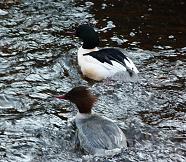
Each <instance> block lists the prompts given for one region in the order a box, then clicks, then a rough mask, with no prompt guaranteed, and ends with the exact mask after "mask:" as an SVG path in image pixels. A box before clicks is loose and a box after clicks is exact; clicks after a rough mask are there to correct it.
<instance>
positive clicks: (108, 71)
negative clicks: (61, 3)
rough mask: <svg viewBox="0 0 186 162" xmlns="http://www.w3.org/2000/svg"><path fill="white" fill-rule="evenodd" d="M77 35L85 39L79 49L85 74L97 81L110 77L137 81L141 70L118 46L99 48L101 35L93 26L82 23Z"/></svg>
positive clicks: (81, 67)
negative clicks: (99, 35)
mask: <svg viewBox="0 0 186 162" xmlns="http://www.w3.org/2000/svg"><path fill="white" fill-rule="evenodd" d="M76 36H77V37H79V38H80V39H82V41H83V45H82V46H81V47H80V48H79V49H78V65H79V66H80V69H81V71H82V73H83V75H84V76H86V77H88V78H90V79H93V80H96V81H101V80H104V79H108V78H109V79H111V80H121V81H132V82H134V81H137V78H138V77H137V76H138V75H137V74H138V73H139V71H138V70H137V68H136V66H135V65H134V63H133V62H132V60H131V59H129V58H128V57H127V56H126V55H125V54H124V53H122V52H121V51H120V50H119V49H116V48H103V49H98V48H97V46H98V45H99V37H98V34H97V33H96V32H95V30H94V28H93V27H91V26H89V25H87V24H83V25H80V26H79V27H78V28H77V29H76Z"/></svg>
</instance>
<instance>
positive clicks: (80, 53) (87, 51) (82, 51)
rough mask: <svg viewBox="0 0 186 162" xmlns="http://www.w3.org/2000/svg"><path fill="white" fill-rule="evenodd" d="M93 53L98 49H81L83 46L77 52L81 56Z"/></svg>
mask: <svg viewBox="0 0 186 162" xmlns="http://www.w3.org/2000/svg"><path fill="white" fill-rule="evenodd" d="M93 51H98V48H97V47H94V48H92V49H86V48H83V46H81V47H80V48H79V50H78V54H79V55H83V54H86V53H90V52H93Z"/></svg>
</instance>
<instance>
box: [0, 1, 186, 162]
mask: <svg viewBox="0 0 186 162" xmlns="http://www.w3.org/2000/svg"><path fill="white" fill-rule="evenodd" d="M9 2H12V3H9V4H6V5H5V4H4V3H2V2H0V8H1V9H2V10H4V11H7V12H8V14H6V15H1V14H0V92H1V93H0V161H1V162H6V161H12V162H15V161H16V162H41V161H43V162H44V161H47V162H48V161H51V162H57V161H74V162H75V161H82V160H83V161H88V160H89V161H105V162H106V161H109V162H110V161H117V162H120V161H122V162H123V161H127V162H128V161H130V162H135V161H148V162H150V161H153V162H155V161H157V162H164V161H169V162H171V161H172V162H173V161H179V162H184V161H186V120H185V119H186V114H185V112H186V89H185V85H186V81H185V76H186V64H185V63H186V42H185V39H186V37H185V33H186V29H185V25H186V22H185V20H186V19H184V18H185V14H184V6H185V3H184V1H181V0H180V1H175V0H171V3H170V2H168V1H166V0H165V1H163V0H161V1H158V2H156V3H152V2H150V1H148V3H146V1H140V2H138V3H137V2H135V1H124V2H123V1H117V2H116V1H112V0H105V1H100V2H94V3H93V2H84V1H73V0H67V1H63V0H38V1H34V0H22V1H20V2H18V0H16V1H9ZM13 2H14V3H13ZM84 22H91V23H93V24H95V27H96V28H97V30H98V31H99V33H100V36H101V40H102V43H101V46H102V47H103V46H118V47H120V48H122V49H123V50H124V48H126V49H125V50H127V51H128V54H129V57H131V58H132V59H133V60H134V62H135V63H136V65H137V67H138V69H139V71H140V82H139V83H137V84H134V85H133V84H131V83H120V82H117V83H115V84H113V85H106V84H105V83H103V82H91V81H87V80H84V79H83V78H82V76H81V74H80V73H79V70H78V68H77V67H78V66H77V61H76V51H77V48H78V47H79V46H80V42H79V40H78V39H77V38H75V37H73V36H69V35H67V34H66V31H69V30H70V31H71V30H73V29H74V28H75V27H76V26H77V25H78V24H81V23H84ZM82 84H83V85H86V86H89V87H90V89H92V91H93V92H94V93H95V94H97V95H100V97H99V100H98V103H97V105H96V107H95V109H94V111H96V112H97V113H99V114H100V115H105V116H107V117H109V118H111V119H113V120H115V122H116V123H117V124H118V125H119V126H120V127H121V128H122V130H123V131H124V132H125V133H126V136H127V139H128V144H129V147H128V150H124V151H123V152H122V153H121V154H119V155H116V156H114V157H84V155H85V154H84V153H83V152H81V151H80V150H76V149H75V148H74V141H73V137H74V129H73V128H71V127H69V126H68V124H67V119H69V118H71V117H73V116H74V115H75V113H76V111H75V108H74V106H73V105H72V104H70V103H68V102H63V101H59V100H57V99H54V98H53V97H52V95H57V94H62V93H64V92H66V91H68V90H69V89H71V88H72V87H74V86H78V85H82Z"/></svg>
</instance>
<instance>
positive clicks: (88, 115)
mask: <svg viewBox="0 0 186 162" xmlns="http://www.w3.org/2000/svg"><path fill="white" fill-rule="evenodd" d="M57 98H59V99H65V100H69V101H71V102H73V103H75V104H76V106H77V108H78V110H79V111H78V113H77V115H76V117H75V125H76V127H77V139H78V142H79V144H80V146H81V147H82V148H83V149H84V150H85V151H86V152H88V153H90V154H101V155H102V154H104V155H105V154H107V153H108V152H112V151H113V153H114V150H115V151H116V150H118V149H121V148H126V147H127V142H126V137H125V135H124V133H123V132H122V130H121V129H120V128H119V127H118V126H117V125H116V124H115V123H113V122H112V121H111V120H110V119H108V118H106V117H101V116H99V115H97V114H96V113H93V112H92V110H91V109H92V106H93V105H94V103H95V102H96V100H97V97H96V96H94V95H92V94H91V93H90V91H89V90H88V89H87V88H86V87H84V86H80V87H75V88H73V89H72V90H70V91H69V92H68V93H66V94H65V95H64V96H58V97H57Z"/></svg>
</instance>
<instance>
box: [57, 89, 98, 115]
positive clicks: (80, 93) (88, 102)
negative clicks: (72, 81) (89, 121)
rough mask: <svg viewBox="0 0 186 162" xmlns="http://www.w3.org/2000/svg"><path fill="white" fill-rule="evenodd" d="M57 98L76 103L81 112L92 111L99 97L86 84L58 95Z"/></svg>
mask: <svg viewBox="0 0 186 162" xmlns="http://www.w3.org/2000/svg"><path fill="white" fill-rule="evenodd" d="M57 98H59V99H65V100H69V101H71V102H73V103H75V104H76V106H77V108H78V109H79V112H80V113H91V109H92V106H93V104H94V103H95V102H96V100H97V97H96V96H94V95H93V94H91V93H90V91H89V90H88V89H87V87H84V86H80V87H75V88H73V89H71V90H70V91H69V92H67V93H66V94H65V95H64V96H58V97H57Z"/></svg>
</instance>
